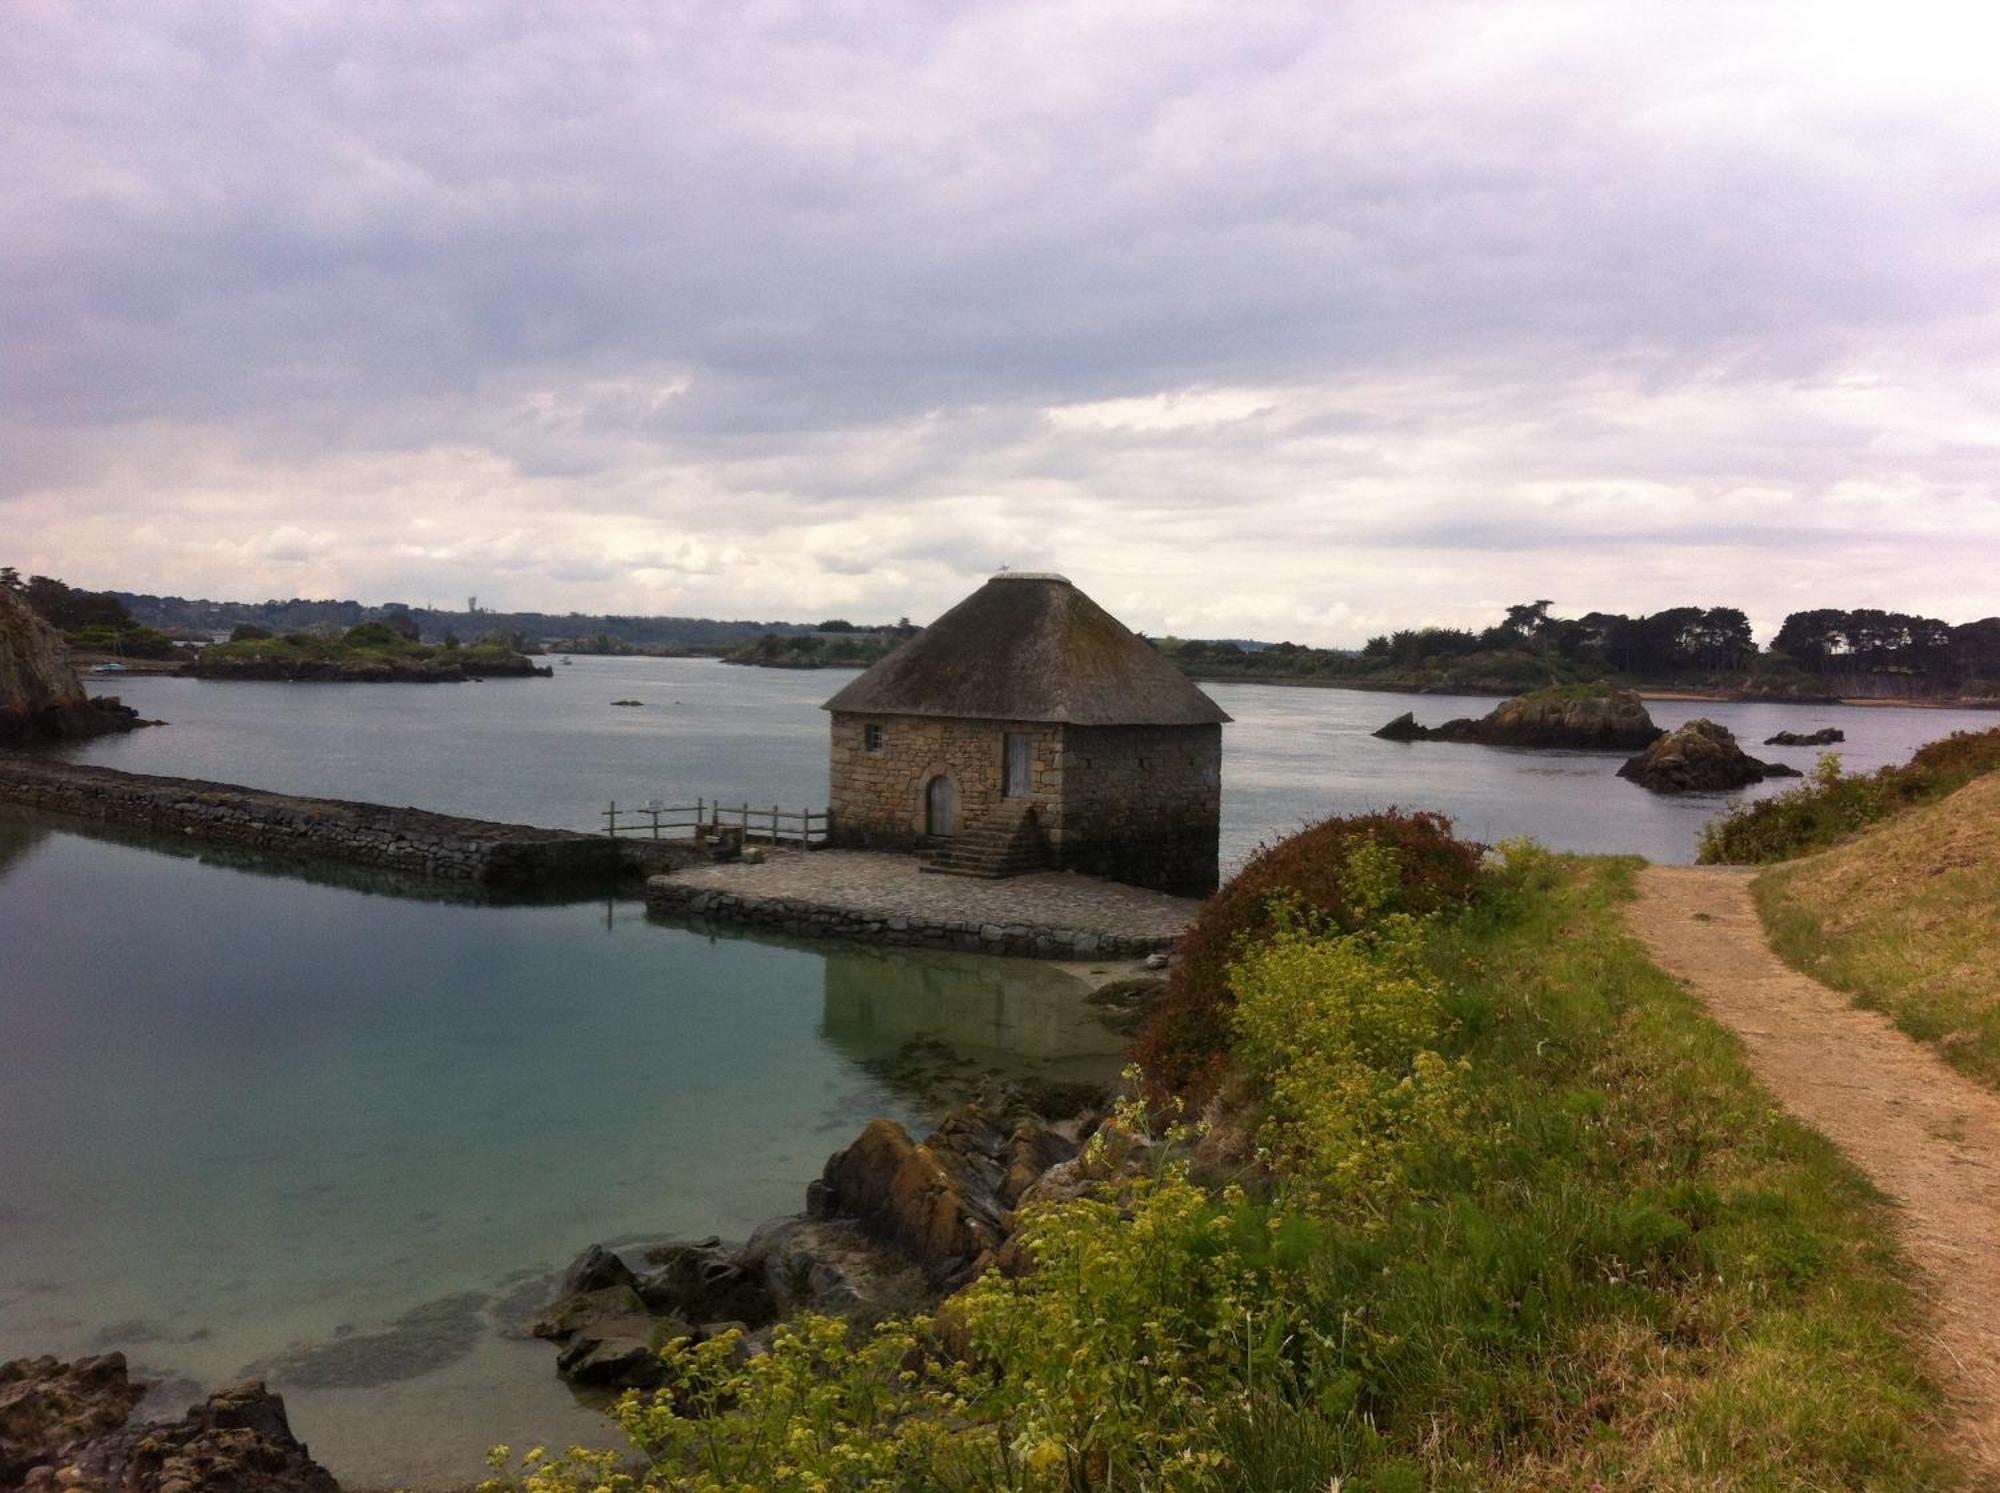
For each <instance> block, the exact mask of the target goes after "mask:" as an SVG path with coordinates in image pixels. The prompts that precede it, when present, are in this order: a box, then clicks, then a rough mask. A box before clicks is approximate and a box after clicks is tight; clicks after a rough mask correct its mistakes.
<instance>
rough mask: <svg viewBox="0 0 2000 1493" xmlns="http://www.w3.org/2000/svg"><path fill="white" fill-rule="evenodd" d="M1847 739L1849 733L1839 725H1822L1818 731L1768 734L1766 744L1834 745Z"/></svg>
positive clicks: (1765, 739) (1796, 745) (1792, 745)
mask: <svg viewBox="0 0 2000 1493" xmlns="http://www.w3.org/2000/svg"><path fill="white" fill-rule="evenodd" d="M1845 740H1847V733H1846V732H1845V731H1843V730H1841V729H1840V727H1838V726H1822V727H1820V729H1819V730H1817V731H1806V732H1803V733H1802V732H1798V731H1780V732H1779V733H1778V734H1777V735H1776V736H1766V737H1765V738H1764V745H1765V746H1789V747H1806V746H1832V745H1833V744H1834V743H1835V742H1837V741H1845Z"/></svg>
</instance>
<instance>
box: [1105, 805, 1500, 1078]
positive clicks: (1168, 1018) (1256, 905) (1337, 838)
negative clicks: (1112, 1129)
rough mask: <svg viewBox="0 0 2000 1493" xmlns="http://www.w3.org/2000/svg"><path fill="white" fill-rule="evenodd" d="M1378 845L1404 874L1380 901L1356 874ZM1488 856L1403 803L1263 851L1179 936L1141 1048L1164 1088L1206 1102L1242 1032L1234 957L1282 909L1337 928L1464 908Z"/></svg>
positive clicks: (1333, 822) (1322, 826)
mask: <svg viewBox="0 0 2000 1493" xmlns="http://www.w3.org/2000/svg"><path fill="white" fill-rule="evenodd" d="M1369 843H1372V844H1375V845H1378V846H1380V847H1381V848H1382V849H1383V850H1384V851H1386V852H1389V853H1391V854H1392V855H1393V857H1394V864H1395V868H1396V869H1395V875H1396V878H1397V884H1396V886H1395V888H1394V889H1393V892H1392V893H1391V894H1390V895H1389V896H1388V897H1387V898H1386V899H1384V900H1383V901H1381V902H1380V903H1379V904H1373V905H1371V904H1370V903H1369V902H1368V900H1367V899H1366V898H1365V897H1360V896H1357V892H1356V889H1355V888H1354V887H1352V886H1351V885H1350V884H1349V875H1350V872H1351V870H1352V868H1353V865H1354V862H1353V861H1352V859H1351V852H1352V851H1353V850H1354V849H1355V847H1357V846H1359V845H1362V844H1369ZM1480 854H1481V847H1479V846H1478V845H1475V844H1473V843H1471V842H1470V841H1466V840H1460V839H1457V838H1455V837H1454V836H1453V835H1452V832H1451V821H1450V820H1449V819H1446V818H1445V817H1444V816H1443V815H1441V814H1428V813H1405V812H1403V811H1402V810H1399V809H1389V810H1386V811H1384V812H1382V813H1378V814H1357V815H1353V816H1351V817H1349V818H1344V819H1328V820H1324V821H1322V822H1321V823H1319V824H1316V825H1313V826H1311V827H1310V828H1307V829H1304V830H1301V831H1300V832H1299V833H1298V834H1295V835H1292V836H1291V837H1289V838H1288V839H1285V840H1281V841H1279V842H1278V843H1277V844H1275V845H1267V846H1265V847H1264V848H1262V849H1261V850H1259V851H1258V852H1257V854H1256V855H1254V856H1253V857H1251V860H1250V862H1249V864H1248V865H1246V866H1244V868H1243V869H1242V870H1241V871H1239V872H1237V873H1236V875H1235V876H1233V877H1231V878H1230V880H1229V882H1228V884H1227V885H1225V886H1224V887H1223V888H1222V889H1221V890H1220V891H1219V892H1217V893H1216V894H1215V895H1214V896H1213V897H1211V898H1210V899H1209V900H1208V901H1207V902H1206V903H1204V904H1203V905H1202V909H1201V911H1200V913H1199V914H1197V916H1196V918H1195V921H1194V924H1193V926H1191V927H1190V928H1189V929H1188V931H1187V932H1186V933H1185V934H1183V935H1182V937H1181V941H1180V944H1179V945H1178V948H1177V950H1176V953H1177V955H1178V957H1177V959H1176V961H1175V965H1174V970H1173V973H1172V974H1171V975H1170V976H1169V979H1168V988H1167V994H1166V995H1165V997H1164V998H1163V999H1162V1000H1161V1002H1160V1006H1159V1009H1158V1010H1157V1011H1156V1012H1155V1013H1154V1016H1153V1018H1152V1020H1151V1021H1149V1022H1148V1024H1147V1027H1146V1029H1145V1031H1143V1032H1142V1033H1141V1034H1140V1037H1139V1041H1138V1044H1137V1045H1136V1047H1135V1048H1134V1056H1135V1057H1136V1058H1137V1060H1138V1062H1139V1064H1140V1066H1141V1067H1142V1068H1143V1069H1144V1070H1145V1072H1146V1077H1147V1081H1148V1083H1149V1084H1150V1085H1151V1087H1152V1090H1153V1092H1154V1093H1155V1095H1156V1096H1158V1097H1166V1096H1169V1095H1171V1096H1177V1097H1179V1098H1181V1099H1183V1100H1185V1101H1186V1102H1188V1103H1189V1104H1192V1105H1199V1104H1200V1103H1201V1102H1202V1101H1204V1100H1205V1099H1206V1098H1207V1097H1208V1095H1209V1094H1210V1093H1212V1092H1213V1090H1214V1087H1215V1084H1216V1082H1217V1081H1218V1079H1219V1078H1220V1075H1221V1070H1222V1067H1223V1064H1224V1062H1225V1058H1226V1054H1227V1053H1228V1051H1229V1048H1230V1045H1231V1041H1232V1038H1233V1033H1232V1030H1231V1025H1230V1022H1231V1012H1232V1009H1233V1007H1234V1004H1235V997H1234V996H1233V994H1232V993H1231V991H1230V989H1229V966H1230V964H1231V963H1232V962H1233V961H1234V960H1235V959H1236V958H1237V957H1238V955H1239V954H1240V953H1241V951H1242V949H1243V947H1244V945H1245V943H1246V942H1247V941H1249V940H1252V939H1256V938H1259V937H1262V936H1264V935H1267V934H1268V933H1270V932H1271V931H1272V930H1273V929H1274V928H1275V927H1276V926H1277V920H1278V918H1279V917H1280V916H1291V917H1300V916H1303V917H1307V918H1310V919H1313V920H1315V922H1314V926H1315V927H1316V928H1318V929H1321V930H1323V931H1329V932H1336V933H1338V932H1351V931H1353V930H1354V929H1355V928H1357V927H1359V926H1360V925H1361V923H1362V922H1363V921H1365V920H1366V919H1367V918H1369V917H1371V916H1374V915H1375V914H1376V913H1377V912H1381V913H1391V912H1403V913H1409V914H1411V915H1414V916H1422V915H1423V914H1426V913H1432V912H1438V911H1441V910H1443V909H1446V908H1450V907H1457V906H1462V905H1464V904H1465V903H1466V902H1467V901H1468V900H1469V899H1470V898H1471V897H1472V896H1473V894H1474V893H1475V891H1476V890H1477V888H1478V886H1479V875H1480V872H1479V866H1480ZM1280 909H1289V911H1287V912H1281V911H1280Z"/></svg>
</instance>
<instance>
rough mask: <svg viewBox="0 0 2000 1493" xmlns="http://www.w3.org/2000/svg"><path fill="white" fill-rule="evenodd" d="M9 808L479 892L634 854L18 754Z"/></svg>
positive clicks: (6, 789)
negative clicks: (20, 806) (458, 885)
mask: <svg viewBox="0 0 2000 1493" xmlns="http://www.w3.org/2000/svg"><path fill="white" fill-rule="evenodd" d="M0 801H6V802H10V803H18V804H26V805H28V806H29V807H31V808H36V809H42V810H45V811H48V812H51V813H56V814H66V815H70V816H73V817H75V818H79V819H90V820H98V821H101V822H105V823H112V824H120V825H126V826H129V827H132V828H136V829H144V830H148V831H151V832H154V833H164V834H170V835H174V836H177V837H182V838H185V839H189V840H206V841H214V842H219V843H222V844H226V845H242V846H246V847H249V848H252V849H256V850H263V851H271V852H276V853H279V854H283V855H290V856H300V857H308V858H314V859H322V860H334V861H343V862H346V863H348V864H350V865H360V866H379V867H382V868H384V869H387V870H392V871H401V872H406V873H408V874H410V875H414V876H423V877H433V878H437V879H440V880H446V881H461V882H467V883H471V884H475V885H480V886H504V887H514V888H520V887H527V886H533V885H539V884H548V883H559V882H564V881H571V880H579V879H581V880H589V881H599V880H607V879H610V878H614V877H616V876H617V875H619V874H620V873H621V872H622V871H623V870H624V869H625V868H626V866H627V864H628V854H627V852H628V847H626V846H625V845H623V844H621V843H620V842H618V841H614V840H611V839H609V838H607V837H606V836H603V835H586V834H579V833H573V832H570V831H565V830H553V829H536V828H534V827H532V826H529V825H520V824H490V823H487V822H485V821H483V820H476V819H459V818H455V817H453V816H451V815H446V814H431V813H426V812H425V811H423V810H421V809H402V808H391V807H389V806H388V805H385V804H363V803H348V802H345V801H343V800H339V799H324V798H295V797H292V796H290V795H288V794H282V793H265V792H261V791H259V790H256V789H251V788H239V787H235V786H233V785H231V784H228V783H205V782H200V781H196V780H193V779H188V778H163V777H150V776H144V775H141V774H139V773H127V772H117V771H114V770H112V769H110V768H105V767H83V766H78V765H75V764H72V763H67V762H57V761H53V760H50V759H47V758H40V757H29V756H16V755H14V754H11V753H7V754H0Z"/></svg>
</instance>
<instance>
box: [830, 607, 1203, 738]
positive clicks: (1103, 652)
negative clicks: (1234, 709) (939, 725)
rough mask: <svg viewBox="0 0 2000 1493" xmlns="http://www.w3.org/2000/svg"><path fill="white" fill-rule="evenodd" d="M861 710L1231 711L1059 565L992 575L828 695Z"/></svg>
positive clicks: (1099, 716) (1196, 720)
mask: <svg viewBox="0 0 2000 1493" xmlns="http://www.w3.org/2000/svg"><path fill="white" fill-rule="evenodd" d="M824 708H825V709H827V710H832V711H837V712H841V713H844V714H857V715H928V716H950V717H953V718H957V719H969V720H1009V721H1055V722H1061V723H1063V724H1066V725H1076V726H1205V725H1219V724H1221V723H1222V722H1225V721H1227V720H1228V719H1229V716H1228V714H1227V713H1226V712H1224V710H1223V709H1222V707H1221V706H1219V705H1217V704H1216V703H1215V702H1214V701H1213V700H1211V699H1209V697H1208V696H1207V695H1205V694H1203V693H1202V692H1201V691H1200V690H1199V689H1197V688H1196V687H1195V685H1194V684H1193V683H1192V682H1191V681H1189V679H1188V678H1187V676H1186V675H1184V674H1182V673H1181V671H1180V670H1179V669H1177V668H1175V667H1174V665H1173V664H1172V663H1170V662H1168V661H1167V659H1165V658H1163V657H1162V656H1161V655H1160V653H1159V652H1158V651H1157V650H1156V649H1154V648H1152V647H1150V646H1148V645H1147V644H1146V642H1145V641H1144V640H1143V639H1141V638H1139V637H1138V636H1136V635H1135V634H1134V633H1133V632H1132V631H1131V630H1130V629H1129V628H1127V627H1126V626H1125V624H1124V623H1122V622H1120V621H1119V620H1118V619H1117V618H1116V617H1114V616H1112V615H1111V614H1110V613H1109V612H1107V611H1105V610H1104V608H1103V607H1101V606H1099V605H1098V604H1097V603H1096V602H1094V601H1092V600H1091V599H1090V598H1089V597H1088V596H1086V595H1084V594H1083V592H1081V591H1079V590H1078V589H1077V588H1076V587H1075V586H1073V585H1071V584H1070V583H1069V582H1068V581H1066V580H1064V579H1062V578H1061V577H1060V576H1039V575H998V576H995V577H994V578H993V579H992V580H990V581H988V582H987V583H986V584H985V585H983V586H981V587H980V588H979V589H978V590H977V591H975V592H973V593H972V595H970V596H968V597H967V598H966V599H965V600H964V601H961V602H960V603H959V604H958V605H957V606H955V607H953V608H952V609H951V610H950V611H948V612H946V613H945V614H944V615H943V616H942V617H940V618H938V619H937V621H935V622H933V623H932V624H931V625H930V626H929V627H928V628H926V629H925V630H924V631H923V633H922V634H920V635H919V636H918V637H915V638H913V639H911V640H910V641H909V642H907V643H905V644H904V645H903V646H902V647H900V648H898V649H897V650H896V651H895V652H894V653H891V654H890V655H889V656H888V657H887V658H885V659H883V660H882V661H881V662H880V663H877V664H876V665H875V666H874V667H873V668H871V669H869V670H868V671H867V672H866V673H864V674H862V675H861V677H860V678H858V679H856V680H855V681H854V682H853V683H852V684H850V685H848V686H847V688H845V689H843V690H841V691H840V693H838V694H837V695H835V696H834V697H833V698H832V699H831V700H828V701H827V702H826V705H825V707H824Z"/></svg>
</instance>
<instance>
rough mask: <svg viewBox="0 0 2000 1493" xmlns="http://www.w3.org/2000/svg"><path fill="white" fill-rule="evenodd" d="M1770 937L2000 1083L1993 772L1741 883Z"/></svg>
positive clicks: (1999, 880)
mask: <svg viewBox="0 0 2000 1493" xmlns="http://www.w3.org/2000/svg"><path fill="white" fill-rule="evenodd" d="M1753 891H1754V892H1755V895H1756V898H1757V908H1758V911H1759V912H1760V913H1762V914H1763V918H1764V926H1765V929H1766V931H1767V932H1768V933H1769V934H1770V937H1771V944H1772V947H1773V948H1775V949H1776V950H1777V951H1778V953H1779V954H1780V955H1781V956H1782V957H1783V958H1784V959H1785V960H1786V961H1787V962H1788V963H1790V964H1791V965H1792V966H1793V967H1794V968H1797V969H1799V970H1801V971H1803V972H1804V973H1806V974H1809V975H1812V976H1813V977H1814V978H1816V979H1818V980H1821V981H1824V982H1825V983H1826V984H1828V985H1831V986H1833V987H1834V988H1835V989H1836V990H1842V991H1846V992H1847V993H1849V994H1851V995H1853V996H1854V998H1855V1001H1856V1003H1857V1004H1858V1005H1862V1006H1866V1007H1868V1008H1869V1009H1871V1010H1876V1011H1881V1012H1882V1013H1884V1014H1885V1015H1887V1016H1888V1017H1889V1018H1890V1019H1891V1020H1893V1021H1894V1022H1895V1023H1896V1025H1897V1026H1898V1027H1899V1028H1901V1029H1902V1030H1903V1031H1904V1032H1906V1033H1908V1034H1909V1035H1910V1036H1912V1037H1914V1038H1916V1039H1917V1040H1918V1041H1919V1042H1925V1043H1928V1044H1930V1045H1931V1046H1932V1047H1934V1048H1936V1049H1937V1051H1938V1052H1939V1053H1940V1054H1942V1055H1943V1057H1944V1058H1945V1059H1946V1060H1947V1061H1948V1062H1950V1063H1951V1064H1952V1066H1953V1067H1955V1068H1957V1069H1958V1070H1959V1071H1960V1072H1962V1073H1966V1074H1969V1075H1970V1076H1972V1077H1973V1078H1976V1079H1978V1080H1979V1081H1980V1082H1982V1083H1985V1084H1988V1085H1991V1086H1993V1087H1996V1088H2000V776H1993V775H1988V776H1985V777H1982V778H1979V779H1977V780H1976V781H1974V782H1973V783H1971V784H1969V785H1967V786H1966V787H1963V788H1961V789H1959V790H1958V792H1956V793H1954V794H1952V795H1951V796H1950V797H1948V798H1946V799H1944V800H1943V801H1942V802H1940V803H1936V804H1933V805H1931V806H1929V807H1927V808H1923V809H1919V810H1916V811H1914V812H1912V813H1909V814H1906V815H1904V816H1903V817H1901V818H1899V819H1896V820H1894V821H1893V822H1891V823H1889V824H1886V825H1883V826H1881V827H1880V828H1878V829H1875V830H1872V831H1870V832H1869V833H1867V834H1865V835H1862V836H1861V837H1860V838H1858V839H1856V840H1854V841H1852V842H1850V843H1848V844H1846V845H1842V846H1839V847H1838V848H1836V849H1833V850H1829V851H1827V852H1825V853H1824V854H1821V855H1815V856H1811V857H1809V858H1807V859H1805V860H1801V861H1795V862H1792V863H1790V864H1787V865H1784V866H1780V867H1777V868H1775V869H1773V870H1771V871H1767V872H1765V873H1764V874H1763V875H1762V876H1760V877H1758V878H1757V881H1756V883H1755V885H1754V887H1753Z"/></svg>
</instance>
